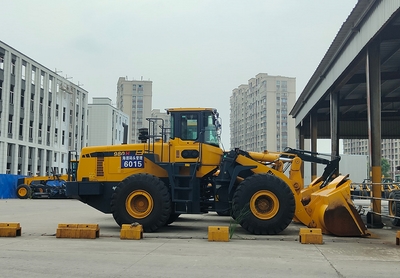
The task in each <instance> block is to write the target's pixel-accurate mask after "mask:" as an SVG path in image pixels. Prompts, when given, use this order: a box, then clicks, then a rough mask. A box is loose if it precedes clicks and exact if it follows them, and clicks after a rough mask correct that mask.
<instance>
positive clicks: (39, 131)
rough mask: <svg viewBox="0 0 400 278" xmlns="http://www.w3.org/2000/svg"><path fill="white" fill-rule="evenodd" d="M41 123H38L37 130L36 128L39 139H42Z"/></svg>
mask: <svg viewBox="0 0 400 278" xmlns="http://www.w3.org/2000/svg"><path fill="white" fill-rule="evenodd" d="M42 125H43V124H39V130H38V137H39V138H38V139H39V140H42Z"/></svg>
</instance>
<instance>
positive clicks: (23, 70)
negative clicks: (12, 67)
mask: <svg viewBox="0 0 400 278" xmlns="http://www.w3.org/2000/svg"><path fill="white" fill-rule="evenodd" d="M25 75H26V65H25V64H22V67H21V78H22V80H25Z"/></svg>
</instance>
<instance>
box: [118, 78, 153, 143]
mask: <svg viewBox="0 0 400 278" xmlns="http://www.w3.org/2000/svg"><path fill="white" fill-rule="evenodd" d="M152 86H153V82H152V81H143V80H127V78H125V77H120V78H119V79H118V83H117V108H118V109H119V110H121V111H122V112H124V113H125V114H127V115H128V117H129V122H130V125H131V126H130V128H129V139H128V143H138V142H139V140H138V136H139V131H138V130H139V128H143V127H148V122H147V121H146V118H149V117H151V103H152V94H153V89H152Z"/></svg>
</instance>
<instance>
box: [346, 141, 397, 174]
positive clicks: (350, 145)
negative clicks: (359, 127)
mask: <svg viewBox="0 0 400 278" xmlns="http://www.w3.org/2000/svg"><path fill="white" fill-rule="evenodd" d="M343 153H345V154H363V155H369V148H368V139H344V140H343ZM381 154H382V157H383V158H385V159H386V160H387V161H388V162H389V164H390V171H389V173H390V174H391V175H392V177H393V178H395V175H398V174H399V171H398V170H396V167H397V166H400V140H399V139H382V142H381Z"/></svg>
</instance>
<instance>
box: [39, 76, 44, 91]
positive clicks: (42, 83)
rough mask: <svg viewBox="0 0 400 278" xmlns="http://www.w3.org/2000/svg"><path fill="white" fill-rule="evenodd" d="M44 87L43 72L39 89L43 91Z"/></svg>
mask: <svg viewBox="0 0 400 278" xmlns="http://www.w3.org/2000/svg"><path fill="white" fill-rule="evenodd" d="M43 86H44V72H42V74H41V75H40V88H42V89H43Z"/></svg>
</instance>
